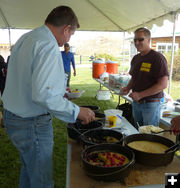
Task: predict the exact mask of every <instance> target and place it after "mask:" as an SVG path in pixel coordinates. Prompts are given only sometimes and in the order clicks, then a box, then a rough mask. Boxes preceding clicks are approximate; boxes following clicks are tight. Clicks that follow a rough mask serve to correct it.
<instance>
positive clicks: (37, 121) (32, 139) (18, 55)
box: [2, 6, 95, 188]
mask: <svg viewBox="0 0 180 188" xmlns="http://www.w3.org/2000/svg"><path fill="white" fill-rule="evenodd" d="M78 27H79V23H78V19H77V17H76V15H75V14H74V12H73V10H72V9H71V8H69V7H66V6H59V7H56V8H55V9H53V10H52V11H51V12H50V14H49V15H48V16H47V18H46V20H45V24H44V25H43V26H41V27H39V28H36V29H34V30H33V31H31V32H29V33H26V34H25V35H23V36H22V37H21V38H20V39H19V40H18V41H17V43H16V44H15V46H14V47H13V49H12V53H11V58H10V60H9V65H8V73H7V79H6V86H5V90H4V93H3V96H2V100H3V104H4V115H3V122H4V125H5V127H6V130H7V134H8V136H9V137H10V139H11V141H12V143H13V144H14V145H15V147H16V148H17V149H18V151H19V153H20V158H21V163H22V168H21V174H20V182H19V188H53V187H54V182H53V178H52V152H53V127H52V115H54V116H56V117H57V118H59V119H61V120H63V121H65V122H72V123H73V122H75V121H76V119H77V118H79V119H81V120H82V121H83V123H84V124H87V123H89V122H90V121H93V120H94V119H95V115H94V112H93V111H91V110H90V109H88V108H82V107H78V106H77V105H76V104H74V103H72V102H71V101H68V100H67V99H66V98H64V94H65V90H66V81H65V78H66V77H65V73H64V67H63V62H62V57H61V53H59V46H63V45H64V44H65V43H66V42H68V41H69V39H70V37H71V35H73V34H74V32H75V30H76V29H77V28H78Z"/></svg>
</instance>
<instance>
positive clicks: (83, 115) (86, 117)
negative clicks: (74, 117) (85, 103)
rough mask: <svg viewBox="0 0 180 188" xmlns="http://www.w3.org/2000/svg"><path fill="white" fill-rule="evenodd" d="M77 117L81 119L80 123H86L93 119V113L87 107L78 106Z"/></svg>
mask: <svg viewBox="0 0 180 188" xmlns="http://www.w3.org/2000/svg"><path fill="white" fill-rule="evenodd" d="M78 119H80V120H82V124H88V123H89V122H91V121H94V120H95V113H94V112H93V111H92V110H91V109H89V108H84V107H80V112H79V114H78Z"/></svg>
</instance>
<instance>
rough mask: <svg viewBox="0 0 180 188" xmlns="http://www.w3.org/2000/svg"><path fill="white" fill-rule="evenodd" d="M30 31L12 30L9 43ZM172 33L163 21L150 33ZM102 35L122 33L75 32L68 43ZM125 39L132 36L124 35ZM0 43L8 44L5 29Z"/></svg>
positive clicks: (118, 33) (177, 29)
mask: <svg viewBox="0 0 180 188" xmlns="http://www.w3.org/2000/svg"><path fill="white" fill-rule="evenodd" d="M28 31H30V30H19V29H12V30H11V43H12V44H14V43H15V42H16V41H17V40H18V39H19V37H20V36H21V35H23V34H24V33H26V32H28ZM172 32H173V23H172V22H169V21H168V20H165V21H164V25H163V26H162V27H158V26H156V25H154V26H153V28H152V30H151V33H152V36H165V35H172ZM176 32H178V33H179V34H180V17H179V19H178V22H177V25H176ZM103 35H106V36H107V35H109V36H111V35H113V36H116V37H122V38H123V33H122V32H95V31H93V32H92V31H76V32H75V34H74V35H73V36H72V37H71V40H70V43H71V42H73V41H75V40H77V39H81V40H87V39H88V40H89V39H93V38H96V37H98V36H103ZM125 36H126V37H129V36H133V35H129V34H127V33H126V35H125ZM0 43H7V44H8V43H9V35H8V30H7V29H0Z"/></svg>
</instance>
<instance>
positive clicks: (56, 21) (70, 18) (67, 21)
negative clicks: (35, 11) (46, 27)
mask: <svg viewBox="0 0 180 188" xmlns="http://www.w3.org/2000/svg"><path fill="white" fill-rule="evenodd" d="M45 24H51V25H53V26H63V25H71V28H72V29H75V28H79V27H80V25H79V22H78V18H77V16H76V15H75V13H74V12H73V10H72V9H71V8H70V7H67V6H59V7H56V8H54V9H53V10H52V11H51V12H50V13H49V15H48V16H47V18H46V20H45Z"/></svg>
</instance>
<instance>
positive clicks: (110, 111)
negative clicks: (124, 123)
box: [104, 109, 123, 124]
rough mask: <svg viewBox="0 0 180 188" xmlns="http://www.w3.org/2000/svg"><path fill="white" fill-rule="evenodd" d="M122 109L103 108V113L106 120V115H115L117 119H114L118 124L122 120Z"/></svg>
mask: <svg viewBox="0 0 180 188" xmlns="http://www.w3.org/2000/svg"><path fill="white" fill-rule="evenodd" d="M122 113H123V111H122V110H117V109H108V110H104V114H105V116H106V121H108V117H109V116H116V117H117V120H116V124H120V123H121V120H122Z"/></svg>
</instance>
